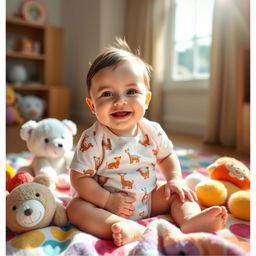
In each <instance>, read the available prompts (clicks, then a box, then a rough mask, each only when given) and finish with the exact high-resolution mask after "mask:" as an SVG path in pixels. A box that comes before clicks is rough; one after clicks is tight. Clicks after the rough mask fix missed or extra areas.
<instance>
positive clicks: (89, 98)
mask: <svg viewBox="0 0 256 256" xmlns="http://www.w3.org/2000/svg"><path fill="white" fill-rule="evenodd" d="M85 102H86V103H87V105H88V106H89V108H90V110H91V111H92V113H93V114H95V108H94V104H93V102H92V98H91V97H86V98H85Z"/></svg>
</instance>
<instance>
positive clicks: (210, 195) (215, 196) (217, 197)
mask: <svg viewBox="0 0 256 256" xmlns="http://www.w3.org/2000/svg"><path fill="white" fill-rule="evenodd" d="M195 191H196V194H197V198H198V201H199V202H200V203H201V204H202V205H204V206H214V205H223V204H224V203H225V202H226V199H227V194H228V192H227V189H226V187H225V186H224V185H223V184H222V183H221V182H219V181H217V180H206V181H201V182H200V183H198V184H197V186H196V188H195Z"/></svg>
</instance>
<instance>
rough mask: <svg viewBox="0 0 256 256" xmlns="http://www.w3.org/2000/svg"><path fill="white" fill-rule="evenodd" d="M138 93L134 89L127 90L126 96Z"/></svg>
mask: <svg viewBox="0 0 256 256" xmlns="http://www.w3.org/2000/svg"><path fill="white" fill-rule="evenodd" d="M136 93H138V92H137V91H136V90H135V89H130V90H128V92H127V94H136Z"/></svg>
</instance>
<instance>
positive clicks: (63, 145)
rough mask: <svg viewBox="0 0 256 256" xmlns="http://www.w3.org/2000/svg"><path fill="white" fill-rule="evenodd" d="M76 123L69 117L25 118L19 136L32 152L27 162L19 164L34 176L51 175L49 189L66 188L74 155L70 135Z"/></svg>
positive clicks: (75, 130)
mask: <svg viewBox="0 0 256 256" xmlns="http://www.w3.org/2000/svg"><path fill="white" fill-rule="evenodd" d="M76 132H77V127H76V124H75V123H74V122H72V121H71V120H66V119H65V120H62V121H61V120H58V119H56V118H46V119H43V120H41V121H39V122H36V121H34V120H30V121H27V122H26V123H24V124H23V125H22V127H21V129H20V136H21V138H22V139H23V140H25V141H26V144H27V147H28V149H29V151H30V152H31V153H33V154H34V157H33V160H32V162H31V164H30V165H28V166H23V167H21V168H20V169H19V170H18V172H20V171H26V172H28V173H30V174H31V175H32V176H33V177H35V176H37V175H39V174H44V175H46V176H48V177H49V178H50V181H51V186H50V187H51V189H53V190H54V189H55V188H56V187H58V188H65V189H67V188H69V187H70V178H69V165H70V162H71V160H72V157H73V150H72V148H73V136H74V135H75V134H76Z"/></svg>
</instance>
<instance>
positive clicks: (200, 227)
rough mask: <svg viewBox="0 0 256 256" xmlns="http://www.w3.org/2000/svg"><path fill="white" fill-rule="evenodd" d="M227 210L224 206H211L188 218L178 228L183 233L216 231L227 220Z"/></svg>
mask: <svg viewBox="0 0 256 256" xmlns="http://www.w3.org/2000/svg"><path fill="white" fill-rule="evenodd" d="M227 216H228V213H227V210H226V208H225V207H224V206H212V207H210V208H207V209H205V210H203V211H201V212H200V213H198V214H196V215H194V216H192V217H191V218H189V219H188V220H187V221H186V222H185V223H184V224H182V225H181V227H180V229H181V231H182V232H184V233H191V232H210V233H213V232H216V231H218V230H219V229H221V228H222V227H223V226H224V225H225V223H226V220H227Z"/></svg>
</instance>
